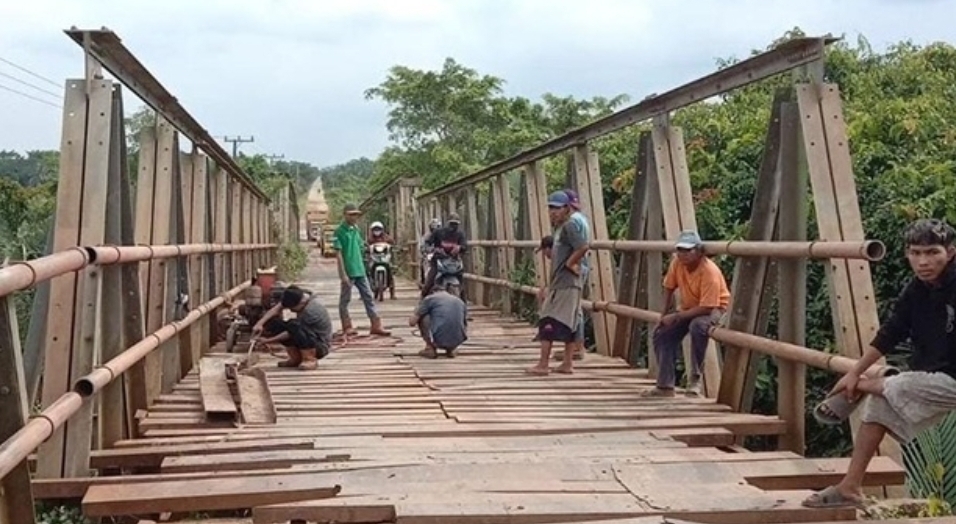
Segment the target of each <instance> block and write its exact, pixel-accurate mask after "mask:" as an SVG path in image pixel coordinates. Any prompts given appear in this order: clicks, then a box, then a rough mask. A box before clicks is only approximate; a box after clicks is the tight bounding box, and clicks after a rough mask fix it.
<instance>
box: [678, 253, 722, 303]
mask: <svg viewBox="0 0 956 524" xmlns="http://www.w3.org/2000/svg"><path fill="white" fill-rule="evenodd" d="M664 287H666V288H667V289H679V290H680V302H681V303H680V308H681V310H682V311H687V310H688V309H692V308H695V307H698V306H701V307H715V308H721V309H727V306H728V304H730V290H729V289H728V288H727V281H726V280H725V279H724V274H723V273H722V272H721V271H720V268H719V267H717V264H715V263H714V261H713V260H711V259H709V258H707V257H704V258H703V259H701V261H700V264H698V265H697V269H695V270H694V271H688V270H687V266H685V265H684V264H681V263H680V261H678V260H677V257H674V258H673V259H672V260H671V264H670V267H668V268H667V275H666V276H665V277H664Z"/></svg>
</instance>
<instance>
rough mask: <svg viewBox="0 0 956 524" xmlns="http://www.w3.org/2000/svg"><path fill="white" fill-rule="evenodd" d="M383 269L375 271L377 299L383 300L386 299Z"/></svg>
mask: <svg viewBox="0 0 956 524" xmlns="http://www.w3.org/2000/svg"><path fill="white" fill-rule="evenodd" d="M384 280H385V279H384V277H383V276H382V272H381V271H376V272H375V300H376V301H378V302H382V301H383V300H385V282H384Z"/></svg>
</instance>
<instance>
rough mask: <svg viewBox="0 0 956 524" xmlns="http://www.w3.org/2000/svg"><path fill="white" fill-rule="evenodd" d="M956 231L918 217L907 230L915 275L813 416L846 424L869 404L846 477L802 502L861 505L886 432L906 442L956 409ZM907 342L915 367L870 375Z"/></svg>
mask: <svg viewBox="0 0 956 524" xmlns="http://www.w3.org/2000/svg"><path fill="white" fill-rule="evenodd" d="M954 237H956V231H954V230H953V228H952V227H950V226H949V225H947V224H945V223H944V222H941V221H939V220H917V221H916V222H914V223H913V224H911V225H910V226H909V227H908V228H907V230H906V232H905V233H904V234H903V241H904V242H905V244H906V259H907V260H908V261H909V264H910V267H911V268H913V272H914V273H915V274H916V278H914V279H912V280H911V281H910V282H909V283H908V284H907V285H906V287H904V288H903V292H902V293H900V296H899V298H898V299H897V300H896V304H895V306H894V308H893V313H892V314H891V315H890V318H889V320H887V321H886V322H885V323H884V324H883V325H882V326H880V330H879V331H878V332H877V334H876V337H874V338H873V341H872V342H871V343H870V347H869V348H867V350H866V352H864V353H863V356H862V357H861V358H860V360H859V361H857V363H856V365H855V366H854V367H853V369H852V370H850V372H849V373H847V374H846V375H844V376H843V378H841V379H840V381H839V382H837V384H836V386H835V387H834V388H833V391H832V392H831V396H830V397H829V398H827V400H825V401H824V402H823V403H821V404H820V405H819V406H818V407H817V409H816V411H815V413H814V416H815V417H816V418H817V420H819V421H821V422H823V423H826V424H834V425H835V424H841V423H842V422H843V421H844V420H846V419H847V418H848V417H849V416H850V414H851V413H852V412H853V410H854V409H855V408H856V407H857V406H858V405H859V403H860V400H862V399H864V398H865V399H866V401H865V402H864V403H863V404H864V407H863V424H862V425H861V426H860V429H859V431H858V432H857V434H856V442H854V445H853V456H852V458H851V459H850V465H849V467H848V468H847V472H846V476H844V477H843V480H841V481H840V482H839V483H838V484H836V485H834V486H830V487H828V488H826V489H824V490H822V491H820V492H818V493H814V494H813V495H811V496H810V497H809V498H808V499H806V500H804V501H803V505H804V506H808V507H813V508H822V507H837V506H859V505H861V503H862V502H863V489H862V486H863V475H864V473H865V472H866V467H867V465H868V464H869V463H870V460H871V459H872V458H873V455H875V454H876V451H877V449H878V448H879V446H880V442H881V441H882V440H883V437H884V436H885V435H886V434H887V433H889V435H890V436H891V437H893V438H894V439H896V440H897V441H899V442H901V443H905V442H909V441H910V440H912V439H913V438H915V437H916V435H917V434H919V433H920V432H921V431H923V430H925V429H928V428H930V427H932V426H934V425H935V424H937V423H938V422H939V421H940V420H941V419H942V418H943V417H944V416H946V415H947V414H948V413H949V412H951V411H953V410H956V378H954V377H956V267H954V263H953V256H954V255H956V247H954V246H953V243H954ZM906 339H909V340H910V341H911V343H912V353H911V355H910V359H909V367H910V371H906V372H903V373H898V374H895V375H893V376H889V377H886V378H878V377H870V376H866V375H865V374H864V372H865V371H866V370H867V369H869V368H870V366H872V365H873V364H875V363H876V362H877V361H878V360H879V359H880V358H882V357H883V356H884V355H887V354H889V353H890V352H892V351H894V350H895V349H896V348H897V346H898V345H899V344H900V343H901V342H904V341H905V340H906Z"/></svg>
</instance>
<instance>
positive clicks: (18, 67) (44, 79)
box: [0, 56, 62, 87]
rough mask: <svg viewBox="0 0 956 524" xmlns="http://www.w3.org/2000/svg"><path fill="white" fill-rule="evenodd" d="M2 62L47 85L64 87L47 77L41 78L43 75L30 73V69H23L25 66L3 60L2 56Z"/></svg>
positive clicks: (0, 58)
mask: <svg viewBox="0 0 956 524" xmlns="http://www.w3.org/2000/svg"><path fill="white" fill-rule="evenodd" d="M0 62H3V63H5V64H9V65H11V66H13V67H15V68H17V69H19V70H20V71H23V72H24V73H26V74H28V75H31V76H35V77H36V78H39V79H40V80H43V81H44V82H46V83H48V84H50V85H53V86H56V87H62V86H60V84H58V83H56V82H54V81H53V80H50V79H49V78H47V77H45V76H41V75H39V74H37V73H34V72H33V71H30V70H29V69H27V68H25V67H23V66H21V65H17V64H14V63H13V62H11V61H9V60H7V59H6V58H3V57H2V56H0Z"/></svg>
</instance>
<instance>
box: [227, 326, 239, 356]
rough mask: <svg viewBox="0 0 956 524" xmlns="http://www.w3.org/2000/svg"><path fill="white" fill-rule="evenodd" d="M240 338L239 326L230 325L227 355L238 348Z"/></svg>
mask: <svg viewBox="0 0 956 524" xmlns="http://www.w3.org/2000/svg"><path fill="white" fill-rule="evenodd" d="M238 336H239V325H238V324H236V323H233V324H230V326H229V329H227V330H226V353H232V350H234V349H235V348H236V339H237V338H238Z"/></svg>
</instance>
